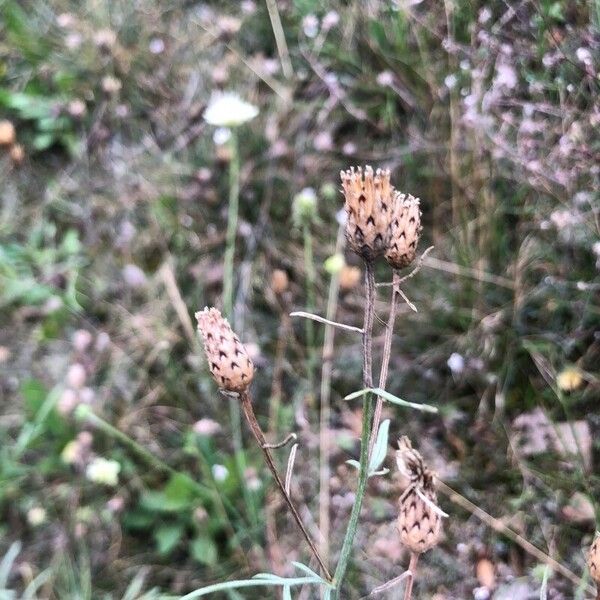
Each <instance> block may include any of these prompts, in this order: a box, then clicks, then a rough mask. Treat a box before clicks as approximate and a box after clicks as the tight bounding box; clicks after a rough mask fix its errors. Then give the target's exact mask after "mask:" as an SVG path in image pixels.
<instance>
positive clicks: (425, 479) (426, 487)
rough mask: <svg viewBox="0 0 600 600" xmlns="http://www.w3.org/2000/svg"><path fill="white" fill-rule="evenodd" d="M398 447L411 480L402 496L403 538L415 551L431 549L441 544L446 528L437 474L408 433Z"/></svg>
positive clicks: (402, 467) (401, 466)
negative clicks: (414, 447) (418, 450)
mask: <svg viewBox="0 0 600 600" xmlns="http://www.w3.org/2000/svg"><path fill="white" fill-rule="evenodd" d="M398 448H399V449H398V450H397V451H396V462H397V464H398V468H399V469H400V472H401V473H402V474H403V475H404V476H405V477H407V478H408V479H409V481H410V484H409V486H408V487H407V488H406V490H405V491H404V493H403V494H402V496H401V497H400V515H399V516H398V530H399V531H400V540H401V541H402V543H403V544H404V545H405V546H406V547H407V548H409V549H410V550H411V551H412V552H416V553H422V552H427V550H429V549H431V548H433V547H434V546H436V545H437V543H438V542H439V540H440V536H441V531H442V514H443V513H442V511H441V510H440V509H439V508H438V507H437V505H436V502H437V495H436V492H435V486H434V474H433V473H432V471H430V470H429V469H428V468H427V466H426V465H425V463H424V462H423V458H422V457H421V455H420V454H419V453H418V452H417V451H416V450H414V449H413V447H412V444H411V443H410V440H409V439H408V438H407V437H406V436H403V437H402V438H401V439H400V440H399V441H398Z"/></svg>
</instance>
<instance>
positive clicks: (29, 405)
mask: <svg viewBox="0 0 600 600" xmlns="http://www.w3.org/2000/svg"><path fill="white" fill-rule="evenodd" d="M21 395H22V396H23V400H24V401H25V408H26V410H27V412H28V414H29V415H30V416H33V415H35V413H37V411H38V410H39V409H40V407H41V406H42V404H43V403H44V400H45V399H46V396H47V395H48V390H47V389H46V388H45V386H44V384H43V383H42V382H41V381H39V380H37V379H26V380H25V381H24V382H23V383H22V384H21Z"/></svg>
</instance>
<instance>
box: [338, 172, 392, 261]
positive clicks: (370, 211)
mask: <svg viewBox="0 0 600 600" xmlns="http://www.w3.org/2000/svg"><path fill="white" fill-rule="evenodd" d="M340 176H341V178H342V187H343V188H344V197H345V208H346V213H347V215H348V219H347V221H346V238H347V239H348V244H349V245H350V247H351V248H352V250H354V252H356V253H357V254H359V255H360V256H362V257H363V258H364V259H365V260H368V261H371V260H374V259H375V258H377V257H378V256H381V255H382V254H383V253H384V252H385V249H386V246H387V241H388V235H389V227H388V225H389V221H390V216H391V211H392V203H393V197H394V188H393V187H392V185H391V184H390V172H389V170H388V169H386V170H381V169H377V171H376V172H375V173H373V169H372V168H371V167H365V170H364V176H363V170H362V168H361V167H358V168H357V170H356V171H355V170H354V167H352V168H351V169H348V170H347V171H341V173H340Z"/></svg>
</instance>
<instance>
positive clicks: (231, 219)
mask: <svg viewBox="0 0 600 600" xmlns="http://www.w3.org/2000/svg"><path fill="white" fill-rule="evenodd" d="M229 148H230V151H231V160H230V161H229V205H228V208H227V232H226V234H225V256H224V258H223V312H224V313H225V317H226V318H227V319H228V320H229V322H230V323H231V325H232V327H233V326H234V322H233V318H234V313H233V295H234V284H233V283H234V282H233V280H234V259H235V241H236V236H237V227H238V214H239V203H240V154H239V148H238V139H237V134H236V131H235V129H231V137H230V138H229ZM228 401H229V420H230V422H231V433H232V436H231V437H232V441H233V450H234V453H235V465H236V470H237V472H238V478H239V481H240V483H241V487H242V494H243V495H244V501H245V504H246V506H247V507H248V508H249V510H250V518H251V521H252V523H253V525H257V524H258V510H257V508H256V502H255V498H254V496H253V495H252V494H251V493H250V491H249V490H248V489H247V486H245V485H244V476H245V475H244V474H245V472H246V454H245V452H244V445H243V443H242V417H241V415H240V407H239V403H238V402H237V401H236V399H235V398H229V399H228Z"/></svg>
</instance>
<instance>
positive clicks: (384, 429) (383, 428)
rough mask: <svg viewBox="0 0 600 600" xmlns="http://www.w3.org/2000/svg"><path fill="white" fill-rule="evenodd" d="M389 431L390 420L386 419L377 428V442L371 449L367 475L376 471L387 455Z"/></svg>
mask: <svg viewBox="0 0 600 600" xmlns="http://www.w3.org/2000/svg"><path fill="white" fill-rule="evenodd" d="M389 430H390V420H389V419H386V420H385V421H383V422H382V423H381V425H380V426H379V431H378V432H377V441H376V442H375V446H374V447H373V453H372V454H371V462H370V463H369V473H372V472H374V471H377V470H378V469H379V467H381V464H382V463H383V461H384V460H385V455H386V454H387V446H388V434H389Z"/></svg>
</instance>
